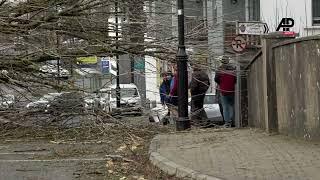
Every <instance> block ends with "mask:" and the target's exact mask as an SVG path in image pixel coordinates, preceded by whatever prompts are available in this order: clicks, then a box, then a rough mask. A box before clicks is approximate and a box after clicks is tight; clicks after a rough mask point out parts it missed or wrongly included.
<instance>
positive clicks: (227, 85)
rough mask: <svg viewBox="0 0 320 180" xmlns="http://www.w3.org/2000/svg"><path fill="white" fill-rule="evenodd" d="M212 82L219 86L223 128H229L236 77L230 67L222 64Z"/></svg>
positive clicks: (232, 111)
mask: <svg viewBox="0 0 320 180" xmlns="http://www.w3.org/2000/svg"><path fill="white" fill-rule="evenodd" d="M214 81H215V82H216V83H217V84H218V85H219V88H220V89H219V92H220V95H221V97H220V98H221V104H222V108H223V118H224V121H225V127H231V125H232V121H233V120H234V91H235V84H236V75H235V72H234V68H233V67H232V66H231V65H228V64H224V65H223V66H222V67H221V69H220V70H219V71H218V72H216V76H215V78H214Z"/></svg>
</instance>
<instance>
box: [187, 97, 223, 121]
mask: <svg viewBox="0 0 320 180" xmlns="http://www.w3.org/2000/svg"><path fill="white" fill-rule="evenodd" d="M203 108H204V110H205V112H206V114H207V117H208V120H209V121H212V122H217V123H222V122H223V118H222V114H221V112H220V108H219V104H218V100H217V98H216V95H215V94H212V93H208V94H206V96H205V98H204V103H203ZM188 110H189V115H191V99H189V106H188Z"/></svg>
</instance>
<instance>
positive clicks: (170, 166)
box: [149, 135, 222, 180]
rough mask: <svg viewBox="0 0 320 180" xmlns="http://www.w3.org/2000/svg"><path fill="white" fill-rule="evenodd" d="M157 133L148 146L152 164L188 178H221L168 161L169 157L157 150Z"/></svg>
mask: <svg viewBox="0 0 320 180" xmlns="http://www.w3.org/2000/svg"><path fill="white" fill-rule="evenodd" d="M159 140H160V137H159V135H158V136H156V137H155V138H153V139H152V141H151V143H150V147H149V160H150V161H151V163H152V164H153V165H154V166H157V167H158V168H159V169H161V170H162V171H164V172H166V173H167V174H169V175H172V176H176V177H180V178H188V179H192V180H222V179H220V178H216V177H213V176H209V175H206V174H201V173H200V172H197V171H195V170H192V169H190V168H187V167H184V166H181V165H179V164H176V163H175V162H172V161H170V160H169V159H167V158H165V157H163V156H162V155H161V154H160V153H158V152H157V149H158V147H159Z"/></svg>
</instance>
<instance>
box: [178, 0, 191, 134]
mask: <svg viewBox="0 0 320 180" xmlns="http://www.w3.org/2000/svg"><path fill="white" fill-rule="evenodd" d="M178 34H179V46H178V52H177V62H178V80H179V84H178V114H179V118H178V119H177V121H176V130H177V131H183V130H186V129H189V128H190V120H189V118H188V70H187V62H188V56H187V53H186V47H185V45H184V7H183V0H178Z"/></svg>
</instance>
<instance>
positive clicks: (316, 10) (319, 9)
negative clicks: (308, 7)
mask: <svg viewBox="0 0 320 180" xmlns="http://www.w3.org/2000/svg"><path fill="white" fill-rule="evenodd" d="M312 25H314V26H320V0H312Z"/></svg>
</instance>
